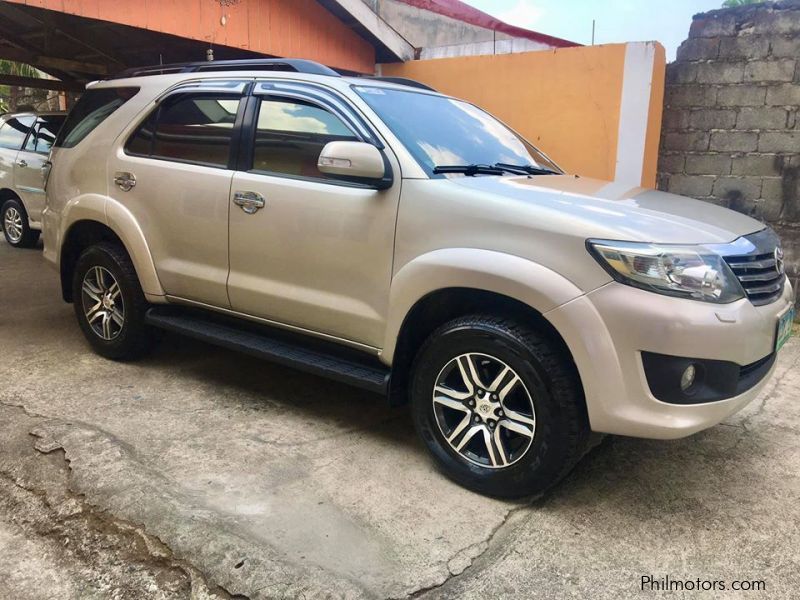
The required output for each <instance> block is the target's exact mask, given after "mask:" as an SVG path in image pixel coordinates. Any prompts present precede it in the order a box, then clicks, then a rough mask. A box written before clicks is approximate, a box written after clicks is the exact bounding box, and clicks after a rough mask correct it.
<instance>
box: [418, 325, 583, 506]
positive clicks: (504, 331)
mask: <svg viewBox="0 0 800 600" xmlns="http://www.w3.org/2000/svg"><path fill="white" fill-rule="evenodd" d="M466 353H476V354H482V355H484V357H483V358H486V357H485V355H489V356H490V357H493V358H496V359H499V361H502V363H504V364H505V366H508V367H510V368H511V369H513V371H514V372H515V373H516V374H517V375H518V377H519V380H520V381H521V382H522V383H524V386H522V392H521V393H522V394H523V397H524V398H525V399H526V401H527V402H529V403H532V405H533V409H534V412H533V416H534V417H535V422H534V425H533V426H532V427H531V429H532V430H533V436H532V440H531V441H528V442H526V443H527V444H528V446H527V450H524V453H523V451H522V450H520V456H519V457H518V458H517V459H515V460H516V462H513V463H509V464H508V466H502V463H500V462H499V460H498V464H500V465H501V466H500V467H497V468H492V467H490V466H482V465H480V464H475V462H473V461H472V460H470V459H468V458H465V456H463V455H462V454H461V453H460V452H458V451H457V450H456V448H454V447H453V446H451V445H450V443H448V441H447V439H446V437H445V435H444V434H443V433H442V428H441V427H440V425H439V423H437V416H436V411H435V410H434V402H433V390H434V385H435V384H436V381H437V378H438V377H439V375H440V373H445V368H446V367H447V366H448V365H451V364H453V363H451V361H453V360H454V359H455V358H456V357H458V356H461V355H463V354H466ZM477 360H478V363H479V364H478V366H479V367H480V363H481V362H483V364H484V365H487V366H486V368H489V366H488V365H491V361H487V360H482V358H481V357H478V359H477ZM480 368H484V367H480ZM453 372H454V371H453ZM412 375H413V378H412V385H411V403H412V413H413V417H414V424H415V427H416V429H417V433H418V434H419V435H420V437H421V438H422V440H423V442H424V443H425V445H426V446H427V448H428V450H429V451H430V453H431V454H432V456H433V458H434V460H435V462H436V463H437V465H438V466H439V468H440V469H441V470H442V471H443V472H444V474H445V475H447V476H448V477H450V478H451V479H453V480H454V481H455V482H457V483H459V484H460V485H462V486H464V487H466V488H468V489H470V490H472V491H475V492H478V493H481V494H486V495H490V496H495V497H499V498H521V497H526V496H533V495H539V494H542V493H543V492H545V491H546V490H547V489H549V488H550V487H552V486H553V485H554V484H555V483H557V482H558V481H559V480H560V479H561V478H563V477H564V476H565V475H566V474H567V473H568V472H569V471H570V470H571V469H572V468H573V467H574V466H575V464H576V463H577V462H578V461H579V460H580V458H581V457H582V456H583V454H584V452H585V451H586V449H587V443H588V440H589V437H590V430H589V423H588V417H587V415H586V404H585V400H584V397H583V390H582V387H581V384H580V379H579V376H578V373H577V369H576V368H575V365H574V363H573V362H572V359H571V357H569V356H568V355H566V352H565V351H564V350H562V349H561V347H560V344H558V343H556V342H555V341H553V340H552V339H551V338H550V337H549V336H548V335H547V334H546V333H543V332H540V331H537V330H536V329H533V328H531V327H526V326H524V325H521V324H520V323H518V322H515V321H513V320H509V319H502V318H496V317H492V316H487V315H474V316H468V317H464V318H460V319H456V320H454V321H451V322H449V323H446V324H445V325H443V326H442V327H440V328H439V329H437V330H436V331H435V332H434V333H433V334H432V335H431V336H430V337H429V338H428V340H427V341H426V342H425V344H424V345H423V346H422V348H421V349H420V351H419V353H418V355H417V357H416V359H415V362H414V366H413V373H412ZM459 376H460V375H459ZM482 379H483V378H482ZM489 379H491V375H490V376H489ZM440 383H441V382H440ZM481 393H482V392H481ZM515 393H519V392H515ZM476 398H477V396H476ZM493 398H494V396H493ZM464 402H470V403H473V404H475V402H474V400H473V399H471V398H470V399H468V400H464ZM480 407H481V406H480V401H478V404H477V405H476V407H475V409H474V410H473V413H472V416H470V413H466V414H467V416H470V418H475V419H478V418H479V415H478V414H477V411H478V408H480ZM498 410H500V411H501V412H499V413H497V414H500V415H501V416H502V415H503V413H502V407H500V408H498ZM439 411H440V412H439V414H440V417H439V418H440V419H441V409H439ZM456 414H457V415H459V416H458V419H461V416H460V414H461V413H458V412H457V413H456ZM487 414H488V413H487ZM506 417H508V415H506ZM439 422H441V420H440V421H439ZM475 423H478V424H479V425H481V426H485V427H486V428H487V431H488V430H489V427H490V426H492V425H493V424H495V423H496V422H495V421H487V422H485V423H483V422H479V421H470V424H469V425H468V426H466V427H468V428H471V427H472V426H473V425H474V424H475ZM495 426H496V427H498V436H500V435H502V434H507V432H506V431H503V432H500V430H499V426H497V425H495ZM493 430H494V429H492V431H493ZM448 433H450V434H451V435H452V433H451V432H448ZM478 434H481V435H482V431H480V432H478V433H476V434H475V438H478V440H479V442H480V443H484V442H482V441H480V437H479V435H478ZM489 435H491V434H489ZM459 439H462V440H463V437H461V438H455V441H456V442H458V441H459ZM470 443H474V442H470ZM456 445H457V444H456ZM523 448H524V446H523ZM498 454H499V453H498ZM508 456H509V457H513V454H512V453H510V452H509V453H508ZM504 460H505V459H504Z"/></svg>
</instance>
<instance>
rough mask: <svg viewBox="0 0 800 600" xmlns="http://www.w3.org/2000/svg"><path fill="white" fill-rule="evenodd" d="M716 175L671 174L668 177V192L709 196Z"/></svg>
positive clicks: (691, 195)
mask: <svg viewBox="0 0 800 600" xmlns="http://www.w3.org/2000/svg"><path fill="white" fill-rule="evenodd" d="M715 180H716V177H714V176H713V175H672V176H671V177H670V178H669V183H668V189H667V191H668V192H672V193H673V194H680V195H682V196H690V197H692V198H702V197H704V196H710V195H711V190H712V188H713V187H714V181H715Z"/></svg>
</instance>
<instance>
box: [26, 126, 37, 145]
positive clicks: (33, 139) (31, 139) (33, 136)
mask: <svg viewBox="0 0 800 600" xmlns="http://www.w3.org/2000/svg"><path fill="white" fill-rule="evenodd" d="M37 127H38V125H34V126H33V130H32V131H31V133H30V135H29V136H28V139H27V140H26V141H25V151H26V152H36V128H37Z"/></svg>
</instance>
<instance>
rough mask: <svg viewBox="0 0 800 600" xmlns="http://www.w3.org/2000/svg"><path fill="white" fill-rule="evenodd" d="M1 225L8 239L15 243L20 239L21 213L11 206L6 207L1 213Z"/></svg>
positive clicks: (21, 227)
mask: <svg viewBox="0 0 800 600" xmlns="http://www.w3.org/2000/svg"><path fill="white" fill-rule="evenodd" d="M3 227H4V228H5V230H6V234H7V235H8V239H10V240H11V241H12V242H13V243H15V244H16V243H17V242H19V241H20V240H21V239H22V232H23V226H22V215H20V214H19V211H18V210H17V209H16V208H14V207H13V206H12V207H9V208H8V209H6V213H5V215H3Z"/></svg>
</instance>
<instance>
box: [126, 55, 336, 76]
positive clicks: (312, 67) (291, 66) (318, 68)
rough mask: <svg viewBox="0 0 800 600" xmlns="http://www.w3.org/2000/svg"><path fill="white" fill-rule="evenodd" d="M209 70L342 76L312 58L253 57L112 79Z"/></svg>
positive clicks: (141, 70) (130, 72) (140, 70)
mask: <svg viewBox="0 0 800 600" xmlns="http://www.w3.org/2000/svg"><path fill="white" fill-rule="evenodd" d="M209 71H291V72H295V73H307V74H309V75H327V76H329V77H340V75H339V73H337V72H336V71H334V70H333V69H331V68H329V67H326V66H325V65H322V64H320V63H317V62H314V61H312V60H303V59H299V58H251V59H244V60H210V61H203V62H187V63H170V64H166V65H151V66H148V67H133V68H132V69H126V70H125V71H122V72H120V73H117V74H116V75H114V76H113V77H111V79H123V78H126V77H142V76H145V75H166V74H170V73H203V72H209Z"/></svg>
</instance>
